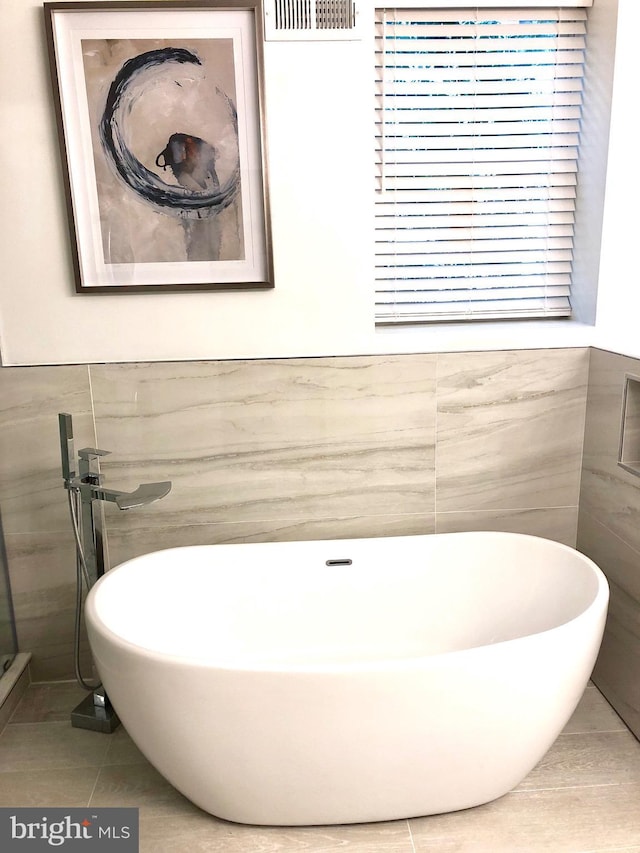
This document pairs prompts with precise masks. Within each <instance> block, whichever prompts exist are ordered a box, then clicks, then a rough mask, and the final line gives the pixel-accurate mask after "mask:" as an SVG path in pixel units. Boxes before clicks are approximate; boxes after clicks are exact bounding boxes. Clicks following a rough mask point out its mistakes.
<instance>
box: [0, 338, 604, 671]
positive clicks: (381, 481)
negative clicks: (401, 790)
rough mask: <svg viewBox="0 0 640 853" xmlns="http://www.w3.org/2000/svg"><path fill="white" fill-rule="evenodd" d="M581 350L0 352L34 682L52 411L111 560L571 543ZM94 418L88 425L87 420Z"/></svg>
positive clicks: (17, 571)
mask: <svg viewBox="0 0 640 853" xmlns="http://www.w3.org/2000/svg"><path fill="white" fill-rule="evenodd" d="M588 358H589V354H588V350H586V349H561V350H535V351H505V352H488V353H455V354H445V355H435V354H427V355H394V356H378V357H349V358H338V357H337V358H308V359H295V358H292V359H281V360H257V361H225V362H180V363H148V364H147V363H145V364H109V365H90V366H73V367H50V368H48V367H44V368H43V367H33V368H2V369H0V507H1V508H2V513H3V519H4V522H5V532H6V539H7V550H8V553H9V564H10V573H11V579H12V586H13V594H14V601H15V605H16V611H17V622H18V634H19V644H20V648H21V649H22V650H28V651H31V652H32V653H33V659H32V674H33V678H34V680H47V679H55V678H65V677H71V674H72V657H71V635H72V629H73V613H72V611H73V594H74V592H73V591H74V583H75V565H74V557H73V542H72V538H71V533H70V522H69V520H68V515H67V508H66V498H65V494H64V490H63V489H62V485H61V475H60V462H59V449H58V433H57V430H58V425H57V412H59V411H68V412H71V413H72V414H73V415H74V426H75V429H76V448H79V447H81V446H84V445H89V446H91V445H95V446H98V447H100V448H102V449H105V450H110V451H112V455H111V456H108V457H106V458H105V459H104V460H103V465H102V470H103V474H104V482H105V485H107V486H110V487H112V488H123V489H131V490H133V489H134V488H135V487H136V486H137V485H138V484H139V483H141V482H148V481H154V480H165V479H169V480H171V481H172V482H173V489H172V491H171V493H170V494H169V495H168V496H167V497H166V498H165V499H164V500H162V501H159V502H157V503H155V504H152V505H150V506H148V507H146V508H144V509H141V510H135V511H129V512H121V511H119V510H118V509H117V508H115V507H114V506H112V505H108V506H106V507H105V521H106V531H107V542H108V548H109V558H110V562H111V564H112V565H115V564H116V563H118V562H121V561H122V560H124V559H127V558H129V557H132V556H135V555H137V554H139V553H143V552H145V551H148V550H152V549H157V548H162V547H170V546H173V545H180V544H203V543H219V542H246V541H260V540H283V541H284V540H290V539H310V538H345V537H351V536H387V535H401V534H412V533H430V532H449V531H455V530H468V529H478V528H484V529H507V530H515V531H521V532H528V533H534V534H539V535H544V536H548V537H550V538H554V539H558V540H560V541H563V542H567V543H568V544H572V545H573V544H575V540H576V526H577V516H578V493H579V484H580V466H581V454H582V440H583V434H584V414H585V400H586V388H587V371H588ZM94 430H95V432H94Z"/></svg>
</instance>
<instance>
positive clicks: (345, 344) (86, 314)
mask: <svg viewBox="0 0 640 853" xmlns="http://www.w3.org/2000/svg"><path fill="white" fill-rule="evenodd" d="M601 2H604V3H607V4H609V5H611V4H612V2H613V0H601ZM596 3H598V0H596ZM632 4H633V0H625V2H624V5H625V6H626V7H629V8H632ZM5 6H7V7H8V8H4V9H3V27H2V33H1V34H0V44H1V47H2V50H0V62H1V63H2V64H1V65H0V127H2V129H3V131H2V134H0V158H1V160H0V162H1V163H2V168H1V169H0V182H1V184H0V190H1V191H2V198H3V205H2V208H0V241H1V242H0V247H1V253H2V257H1V269H2V273H1V279H0V348H1V353H2V362H3V364H5V365H20V364H55V363H78V362H80V363H82V362H99V361H144V360H180V359H220V358H259V357H287V356H296V355H297V356H300V355H302V356H304V355H333V354H343V355H348V354H357V353H358V354H359V353H376V352H412V351H439V350H464V349H504V348H513V347H515V348H518V347H522V348H526V347H553V346H573V345H575V346H585V345H589V344H591V343H592V342H593V339H594V329H593V327H592V326H582V325H580V324H577V323H566V322H558V321H550V322H547V323H537V322H529V323H519V324H515V323H505V324H474V325H473V326H469V325H466V326H459V327H457V326H446V327H443V326H437V327H428V328H421V329H415V330H405V329H382V330H377V331H376V329H375V327H374V324H373V308H372V306H371V304H370V296H369V287H370V283H371V280H372V251H371V248H372V246H371V223H372V197H373V196H372V193H373V167H372V160H373V139H372V122H373V86H372V84H371V77H372V75H371V62H372V55H371V42H370V40H369V38H365V39H364V40H363V41H361V42H346V43H334V44H326V43H318V44H311V43H296V44H291V43H274V42H271V43H267V44H266V45H265V89H266V98H265V100H266V113H267V133H268V161H269V184H270V209H271V217H272V228H273V253H274V264H275V284H276V286H275V289H274V290H272V291H243V292H233V293H224V292H209V293H184V294H175V293H168V294H107V295H103V294H89V295H87V294H81V295H78V294H75V293H74V285H73V276H72V269H71V260H70V249H69V240H68V225H67V217H66V208H65V203H64V197H63V188H62V179H61V167H60V164H59V158H58V149H57V135H56V128H55V121H54V116H53V107H52V96H51V90H50V81H49V69H48V61H47V56H46V47H45V41H44V35H43V32H44V27H43V17H42V8H41V6H40V5H39V4H36V3H34V2H33V0H6V3H5ZM360 6H361V7H364V6H365V4H362V3H361V4H360ZM363 14H365V15H366V16H367V21H366V22H365V23H366V27H365V29H366V31H367V34H369V32H370V31H371V26H372V22H371V17H372V9H371V8H370V7H368V6H367V8H365V9H364V10H363ZM627 14H630V13H629V10H627ZM635 14H636V17H637V15H638V11H637V10H636V11H635ZM8 129H15V133H10V132H8ZM607 276H608V277H607V281H606V286H607V289H608V288H610V287H611V288H612V289H615V288H614V285H612V284H611V283H610V280H609V279H610V276H609V272H608V271H607ZM639 298H640V297H639ZM606 305H607V303H606V299H603V301H602V302H601V311H602V316H603V318H604V319H603V323H605V325H606V323H608V322H609V318H608V314H607V308H606ZM598 323H600V319H598Z"/></svg>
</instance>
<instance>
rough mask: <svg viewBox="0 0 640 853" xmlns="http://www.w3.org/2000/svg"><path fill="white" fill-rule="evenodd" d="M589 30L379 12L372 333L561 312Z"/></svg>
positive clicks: (457, 13)
mask: <svg viewBox="0 0 640 853" xmlns="http://www.w3.org/2000/svg"><path fill="white" fill-rule="evenodd" d="M586 22H587V10H586V9H584V8H564V7H563V8H550V9H546V8H517V9H515V8H495V9H491V8H477V9H476V8H473V9H466V10H465V9H452V8H448V9H415V8H414V9H378V10H377V11H376V69H377V74H376V86H377V90H376V91H377V94H376V129H377V132H376V143H377V144H376V151H377V176H376V180H377V186H376V227H375V231H376V319H377V322H378V323H398V322H399V323H403V322H404V323H407V322H424V321H440V320H456V321H457V320H465V319H471V320H474V319H475V320H478V319H495V318H514V317H517V318H520V317H566V316H569V315H570V313H571V299H570V289H571V272H572V259H573V238H574V217H575V198H576V186H577V179H578V147H579V144H580V129H581V128H580V121H581V108H582V89H583V74H584V62H585V48H586V44H585V39H586Z"/></svg>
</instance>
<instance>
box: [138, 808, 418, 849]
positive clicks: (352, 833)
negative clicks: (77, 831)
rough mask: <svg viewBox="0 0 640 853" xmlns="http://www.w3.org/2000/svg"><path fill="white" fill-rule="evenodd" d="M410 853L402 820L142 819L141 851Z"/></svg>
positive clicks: (204, 817) (200, 815)
mask: <svg viewBox="0 0 640 853" xmlns="http://www.w3.org/2000/svg"><path fill="white" fill-rule="evenodd" d="M187 850H188V851H189V853H276V851H278V853H279V851H283V853H285V851H286V853H289V851H291V853H294V851H296V853H297V851H299V853H338V852H339V853H413V847H412V844H411V837H410V834H409V829H408V826H407V822H406V821H394V822H392V823H377V824H355V825H353V826H322V827H260V826H241V825H239V824H233V823H227V822H225V821H219V820H217V819H216V818H213V817H211V816H209V815H206V814H205V813H203V812H200V813H199V815H197V816H189V817H188V818H185V817H176V818H164V817H163V818H159V819H156V820H152V821H151V820H148V819H142V820H141V823H140V853H186V851H187Z"/></svg>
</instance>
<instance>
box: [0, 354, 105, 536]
mask: <svg viewBox="0 0 640 853" xmlns="http://www.w3.org/2000/svg"><path fill="white" fill-rule="evenodd" d="M58 412H69V413H70V414H72V415H73V416H74V424H73V425H74V431H75V444H76V449H79V448H81V447H86V446H92V445H93V444H94V443H95V437H94V432H93V420H92V413H91V398H90V390H89V376H88V370H87V367H86V366H83V365H75V366H61V367H3V368H2V369H0V506H1V507H2V522H3V526H4V530H5V533H6V534H10V533H27V532H31V531H38V532H42V531H45V530H63V529H65V528H67V527H68V525H69V516H68V510H67V499H66V495H65V491H64V488H63V486H62V470H61V462H60V439H59V431H58Z"/></svg>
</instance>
